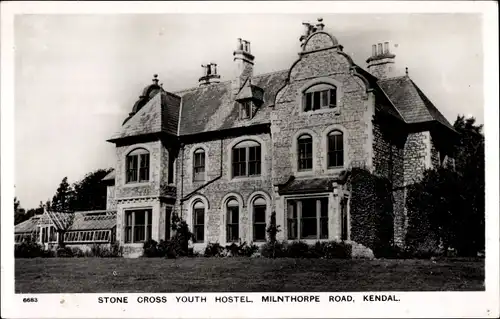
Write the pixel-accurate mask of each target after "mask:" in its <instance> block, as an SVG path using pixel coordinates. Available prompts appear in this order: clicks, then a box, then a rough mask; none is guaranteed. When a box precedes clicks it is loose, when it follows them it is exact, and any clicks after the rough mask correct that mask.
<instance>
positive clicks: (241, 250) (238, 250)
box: [224, 242, 259, 257]
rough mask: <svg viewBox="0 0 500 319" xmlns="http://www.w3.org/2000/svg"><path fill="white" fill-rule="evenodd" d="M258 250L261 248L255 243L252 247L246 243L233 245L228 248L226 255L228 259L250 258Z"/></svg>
mask: <svg viewBox="0 0 500 319" xmlns="http://www.w3.org/2000/svg"><path fill="white" fill-rule="evenodd" d="M258 250H259V247H258V246H257V245H255V244H253V243H251V244H250V245H248V244H247V243H246V242H243V243H240V244H236V243H231V245H227V246H226V248H225V252H224V255H225V256H228V257H237V256H241V257H250V256H252V255H253V254H254V253H255V252H257V251H258Z"/></svg>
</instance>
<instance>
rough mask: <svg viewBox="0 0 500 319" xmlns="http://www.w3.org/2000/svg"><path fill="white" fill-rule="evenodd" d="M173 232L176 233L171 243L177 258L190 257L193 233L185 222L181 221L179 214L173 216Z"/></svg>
mask: <svg viewBox="0 0 500 319" xmlns="http://www.w3.org/2000/svg"><path fill="white" fill-rule="evenodd" d="M172 230H173V231H174V232H175V233H174V235H173V236H172V238H171V239H170V241H171V242H172V243H171V244H172V248H173V249H174V250H175V254H176V256H188V255H189V241H190V240H191V239H193V237H194V236H193V233H192V232H191V231H190V230H189V226H188V224H187V223H186V221H185V220H183V219H181V218H180V217H179V215H178V214H177V213H174V214H173V215H172Z"/></svg>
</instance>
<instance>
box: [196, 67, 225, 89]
mask: <svg viewBox="0 0 500 319" xmlns="http://www.w3.org/2000/svg"><path fill="white" fill-rule="evenodd" d="M201 67H202V68H203V75H202V77H201V78H200V79H199V80H198V81H199V82H200V86H202V85H209V84H212V83H219V82H220V75H219V74H217V64H215V63H208V64H206V65H201Z"/></svg>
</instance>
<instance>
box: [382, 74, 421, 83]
mask: <svg viewBox="0 0 500 319" xmlns="http://www.w3.org/2000/svg"><path fill="white" fill-rule="evenodd" d="M402 78H408V79H409V80H410V81H411V78H410V77H409V76H408V75H400V76H394V77H392V78H387V79H379V81H390V80H399V79H402ZM412 82H413V81H412Z"/></svg>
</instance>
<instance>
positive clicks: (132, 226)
mask: <svg viewBox="0 0 500 319" xmlns="http://www.w3.org/2000/svg"><path fill="white" fill-rule="evenodd" d="M152 215H153V214H152V211H151V210H150V209H144V210H136V211H126V212H125V242H126V243H140V242H144V241H146V240H149V239H151V224H152V219H153V218H152V217H153V216H152Z"/></svg>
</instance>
